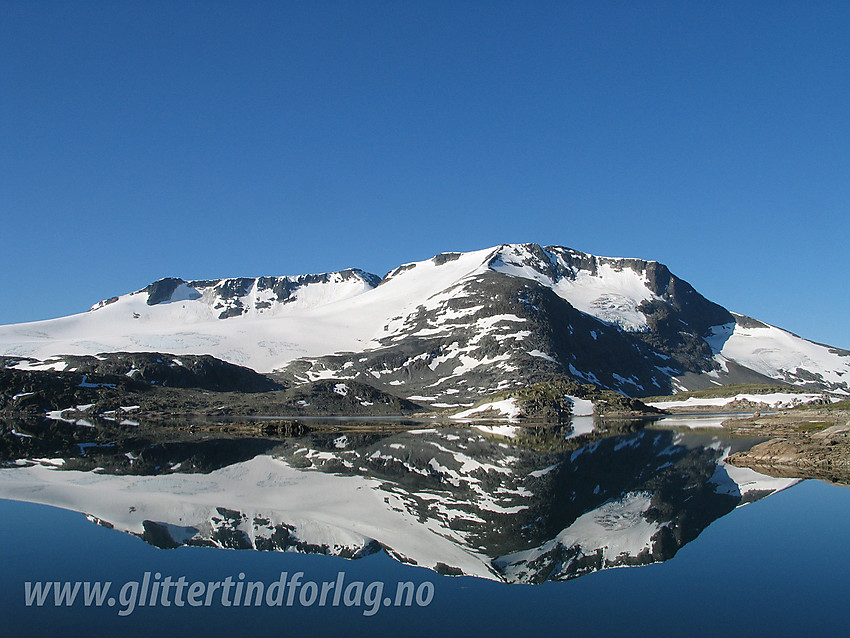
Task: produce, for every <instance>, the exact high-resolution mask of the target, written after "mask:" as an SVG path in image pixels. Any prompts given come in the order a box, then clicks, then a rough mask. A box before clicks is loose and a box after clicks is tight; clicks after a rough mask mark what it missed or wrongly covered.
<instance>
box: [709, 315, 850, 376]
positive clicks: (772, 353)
mask: <svg viewBox="0 0 850 638" xmlns="http://www.w3.org/2000/svg"><path fill="white" fill-rule="evenodd" d="M712 330H713V336H711V337H709V338H707V339H706V341H707V342H708V344H709V345H710V346H711V348H712V350H713V351H714V353H715V354H716V355H721V356H722V357H723V358H724V359H726V360H729V361H735V362H736V363H739V364H740V365H743V366H746V367H748V368H750V369H752V370H755V371H756V372H760V373H761V374H764V375H766V376H768V377H771V378H773V379H782V380H787V381H791V382H792V383H793V382H795V381H796V382H798V383H799V382H801V381H805V380H806V379H805V377H803V378H800V377H798V376H797V370H798V369H802V370H806V371H809V372H813V373H815V374H820V375H822V377H823V379H824V381H827V382H829V383H835V384H845V385H846V384H847V383H848V381H850V357H848V356H842V355H840V354H839V353H838V352H837V351H835V350H833V349H832V348H829V347H828V346H823V345H820V344H817V343H813V342H811V341H807V340H806V339H803V338H801V337H798V336H796V335H793V334H791V333H790V332H787V331H785V330H782V329H780V328H776V327H774V326H769V325H766V324H765V325H764V327H752V328H744V327H742V326H740V325H738V324H737V323H734V324H731V323H730V324H725V325H722V326H715V327H714V328H713V329H712Z"/></svg>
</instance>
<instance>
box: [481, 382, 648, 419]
mask: <svg viewBox="0 0 850 638" xmlns="http://www.w3.org/2000/svg"><path fill="white" fill-rule="evenodd" d="M568 397H575V398H578V399H586V400H589V401H593V404H594V413H595V414H598V415H602V414H610V413H624V412H625V413H641V414H647V413H653V414H657V413H659V410H656V409H655V408H651V407H649V406H647V405H645V404H644V403H643V402H642V401H640V400H638V399H632V398H630V397H627V396H625V395H624V394H620V393H619V392H616V391H614V390H603V389H601V388H599V387H598V386H595V385H593V384H591V383H577V382H575V381H573V380H572V379H568V378H556V379H552V380H551V381H544V382H542V383H535V384H534V385H530V386H525V387H522V388H512V389H510V390H501V391H499V392H495V393H493V394H490V395H488V396H487V397H485V398H483V399H481V400H480V401H478V402H477V403H476V405H475V407H479V406H481V405H484V404H486V403H494V402H496V401H503V400H505V399H515V400H516V404H517V407H518V408H519V409H520V411H521V413H522V416H523V417H524V418H527V419H534V420H541V421H550V422H560V421H566V420H568V419H569V418H570V417H571V416H572V409H573V404H572V401H571V400H570V399H569V398H568Z"/></svg>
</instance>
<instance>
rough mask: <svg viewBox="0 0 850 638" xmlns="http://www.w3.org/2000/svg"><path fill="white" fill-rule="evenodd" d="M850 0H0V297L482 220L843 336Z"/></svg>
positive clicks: (286, 270) (845, 343) (322, 261)
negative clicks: (668, 274) (648, 265)
mask: <svg viewBox="0 0 850 638" xmlns="http://www.w3.org/2000/svg"><path fill="white" fill-rule="evenodd" d="M848 69H850V2H722V1H720V2H713V1H712V2H693V3H691V2H656V3H653V2H625V1H624V2H601V1H598V0H593V1H590V0H588V1H587V2H552V3H549V2H536V3H534V2H532V3H524V2H490V1H488V2H462V1H461V2H449V1H445V2H425V1H417V2H412V1H411V2H395V1H393V2H366V1H359V0H358V1H356V2H313V1H310V2H292V3H283V2H268V3H265V2H243V1H240V2H237V1H233V2H195V1H191V2H188V1H187V2H179V1H175V0H168V1H166V2H139V3H131V2H112V1H109V2H37V1H33V2H30V1H23V0H6V1H5V2H2V3H0V211H2V227H0V228H2V250H0V267H1V268H2V273H0V274H2V277H0V299H2V302H0V323H13V322H20V321H29V320H36V319H44V318H49V317H54V316H59V315H63V314H70V313H74V312H80V311H84V310H86V309H88V307H89V306H90V305H91V304H93V303H95V302H97V301H98V300H100V299H102V298H106V297H110V296H112V295H117V294H123V293H126V292H130V291H132V290H137V289H139V288H142V287H144V286H145V285H147V284H148V283H149V282H151V281H153V280H156V279H158V278H160V277H163V276H180V277H183V278H207V277H209V278H213V277H225V276H236V275H244V276H248V275H250V276H257V275H279V274H299V273H305V272H324V271H331V270H337V269H341V268H346V267H360V268H363V269H366V270H369V271H372V272H375V273H377V274H380V275H383V274H384V273H385V272H386V271H388V270H389V269H391V268H393V267H394V266H396V265H398V264H399V263H402V262H406V261H413V260H418V259H425V258H428V257H430V256H432V255H433V254H435V253H438V252H442V251H448V250H472V249H477V248H483V247H487V246H490V245H495V244H500V243H513V242H538V243H541V244H561V245H566V246H569V247H572V248H576V249H579V250H584V251H586V252H591V253H595V254H600V255H612V256H633V257H643V258H647V259H657V260H659V261H662V262H664V263H666V264H667V265H668V266H669V267H670V269H671V270H672V271H673V272H674V273H676V274H678V275H679V276H681V277H683V278H685V279H687V280H688V281H690V282H691V283H692V284H693V285H694V286H695V287H696V288H697V289H698V290H699V291H700V292H702V293H703V294H704V295H706V296H707V297H709V298H710V299H712V300H714V301H717V302H719V303H721V304H723V305H724V306H726V307H728V308H730V309H732V310H735V311H738V312H743V313H745V314H749V315H752V316H755V317H757V318H759V319H762V320H764V321H768V322H770V323H774V324H776V325H779V326H781V327H784V328H786V329H789V330H792V331H794V332H797V333H799V334H801V335H802V336H805V337H807V338H810V339H814V340H818V341H823V342H827V343H830V344H832V345H837V346H842V347H845V348H850V334H848V326H850V321H848V316H850V283H848V281H849V280H850V277H848V275H850V249H848V244H850V214H848V213H850V210H848V208H850V205H849V204H850V116H848V105H850V71H848Z"/></svg>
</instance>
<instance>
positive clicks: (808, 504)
mask: <svg viewBox="0 0 850 638" xmlns="http://www.w3.org/2000/svg"><path fill="white" fill-rule="evenodd" d="M496 427H497V428H498V429H497V430H488V429H487V428H475V427H454V428H431V429H427V428H426V429H418V430H411V431H397V432H364V431H362V430H357V431H348V432H340V431H337V432H331V433H328V432H311V433H309V434H306V435H305V436H301V437H295V438H291V439H284V440H274V441H272V440H269V441H258V440H248V441H244V440H239V439H233V440H221V439H215V438H205V439H204V440H198V441H194V442H190V443H187V441H183V440H176V441H175V440H167V441H149V440H144V439H143V437H137V438H135V439H131V440H124V441H114V442H108V443H104V442H97V443H92V444H86V443H82V444H80V443H75V444H74V448H73V449H72V450H66V451H65V453H64V454H62V455H58V456H52V457H51V458H38V459H33V458H32V457H27V456H21V458H20V459H19V460H17V461H15V462H13V463H10V464H7V465H6V466H5V467H2V468H0V499H2V500H0V548H2V549H0V552H2V564H3V567H4V569H3V570H2V575H0V608H1V609H2V611H3V623H2V630H0V633H2V634H3V635H10V636H11V635H15V636H30V635H33V636H37V635H46V636H47V635H63V636H78V635H79V636H84V635H85V636H90V635H97V634H101V635H103V634H105V635H128V636H135V635H138V636H141V635H149V634H150V633H151V632H157V631H159V632H168V633H176V632H183V633H186V634H187V635H192V634H197V633H203V634H204V635H207V636H239V635H252V636H267V635H268V636H272V635H274V636H280V635H310V636H325V635H327V636H338V635H352V636H359V635H368V636H390V635H393V636H395V635H399V634H401V635H409V636H431V635H442V636H461V635H469V633H470V632H474V633H476V634H479V633H480V634H482V635H492V636H516V635H527V634H531V633H538V632H540V633H544V632H545V633H548V634H554V635H565V636H569V635H576V636H597V635H598V636H615V635H631V636H643V635H647V636H649V635H652V636H658V635H666V636H709V635H711V636H715V635H718V634H727V635H732V636H756V635H759V636H762V635H770V636H800V635H818V636H841V635H847V626H846V625H847V614H846V601H847V597H848V594H850V585H848V577H847V574H848V567H850V549H848V548H850V490H847V489H846V488H841V487H836V486H831V485H827V484H825V483H822V482H818V481H803V482H795V481H791V480H787V479H772V478H770V477H763V476H761V475H757V474H755V473H753V472H750V471H749V470H740V469H738V468H734V467H732V466H729V465H727V464H726V463H725V462H724V460H723V459H724V458H725V456H726V455H727V454H728V453H729V452H730V451H735V450H737V449H741V448H744V447H747V446H748V445H750V444H751V443H752V442H751V441H742V440H726V439H724V438H722V436H719V435H718V434H715V433H714V432H711V431H702V432H699V433H697V432H695V433H688V432H682V431H670V430H657V429H649V428H647V429H644V428H643V427H642V425H640V424H639V425H629V424H625V425H623V426H622V427H619V428H617V429H615V430H614V431H609V432H605V433H598V432H597V433H594V432H593V431H592V429H591V430H590V431H587V430H588V428H585V427H584V426H582V427H581V428H579V427H577V428H575V429H574V430H570V429H568V428H567V429H557V428H513V427H512V426H507V427H506V426H496ZM577 430H581V431H582V433H581V434H580V435H579V436H575V432H576V431H577ZM24 443H26V441H24ZM60 458H61V459H63V460H61V461H60V460H58V459H60ZM95 523H97V524H95ZM258 550H266V551H258ZM282 573H285V574H286V578H287V579H288V581H287V582H289V585H288V588H287V586H284V587H280V586H278V587H277V590H281V591H276V589H275V587H274V584H275V583H276V582H278V583H279V582H280V580H281V574H282ZM297 573H300V576H298V580H299V581H300V582H298V586H294V585H293V584H292V579H293V577H294V576H295V574H297ZM146 574H147V576H146ZM458 574H464V575H458ZM181 577H182V578H183V583H184V585H186V586H185V587H183V589H182V590H181V593H180V596H179V597H178V596H176V593H177V591H176V590H177V589H178V588H177V586H173V587H171V592H170V594H165V595H163V596H161V595H160V594H161V593H162V590H163V589H166V588H165V587H164V586H163V583H164V582H165V581H166V579H170V580H169V583H174V582H177V581H178V579H180V578H181ZM146 580H147V581H148V582H147V584H145V581H146ZM82 581H87V582H90V583H94V582H100V583H105V582H109V583H111V589H110V596H109V597H110V598H113V601H112V603H113V604H112V606H110V604H109V601H108V598H107V597H105V598H104V600H103V603H102V604H101V606H94V605H92V606H88V607H87V606H85V605H84V604H83V602H82V598H83V594H82V591H81V592H80V593H79V597H78V598H77V599H76V600H75V603H74V605H73V606H70V607H68V606H61V605H60V606H57V605H56V604H55V597H54V592H53V591H48V592H47V594H46V595H45V596H44V597H43V602H42V605H40V606H39V605H38V604H37V603H35V602H34V600H35V598H34V597H33V586H34V584H36V583H37V584H39V586H41V587H45V586H46V583H48V582H50V583H56V582H59V583H60V584H64V583H66V582H67V583H69V584H70V586H73V584H74V583H76V582H82ZM27 582H29V583H30V585H29V588H30V589H29V591H30V602H31V604H30V605H27V604H26V598H27V589H26V588H27V585H26V583H27ZM193 583H199V584H200V586H201V587H203V588H205V589H206V590H207V591H205V592H203V594H207V593H210V592H212V593H210V596H209V602H210V604H209V606H207V605H206V604H205V603H206V600H205V596H204V595H201V596H200V598H197V597H196V598H195V601H196V602H198V603H200V602H201V600H203V601H204V604H199V606H193V605H191V604H185V602H184V601H186V600H187V599H188V594H189V584H193ZM210 583H215V584H216V587H217V588H218V589H216V590H215V591H213V589H214V588H213V587H212V586H211V585H210ZM223 583H229V584H227V585H226V588H227V589H228V594H227V595H226V596H225V597H224V601H223V600H222V596H221V593H222V589H225V585H224V584H223ZM307 583H311V584H310V585H307ZM358 583H360V586H359V587H358V586H357V584H358ZM399 583H401V584H402V586H403V587H404V589H403V595H402V596H401V597H400V598H399V600H402V601H405V600H406V602H408V603H410V604H409V605H405V604H404V603H403V602H402V604H401V605H400V606H396V605H395V600H394V598H395V597H396V593H397V590H398V589H399ZM406 583H409V587H408V586H407V585H405V584H406ZM249 584H253V585H254V586H253V589H252V591H253V593H254V594H255V596H254V598H253V599H252V600H251V599H249V597H248V596H247V595H246V593H245V592H246V591H247V589H248V585H249ZM323 585H324V587H325V589H326V591H325V592H324V594H325V595H326V599H325V604H320V603H319V598H320V597H321V595H322V594H321V593H320V591H321V589H322V587H323ZM51 587H52V585H51ZM143 587H147V588H148V589H147V597H146V599H145V601H146V604H145V606H142V605H141V604H140V603H139V601H140V600H141V599H142V598H143V595H142V594H141V593H140V590H141V589H142V588H143ZM156 588H158V589H156ZM260 588H262V589H260ZM334 588H335V589H337V590H339V591H340V596H338V597H337V600H336V603H337V604H336V605H334V604H333V601H334V591H333V590H334ZM343 589H345V593H344V594H343V593H342V592H343ZM258 591H259V595H258V596H257V595H256V594H257V593H258ZM281 592H285V593H286V594H291V595H290V600H291V604H286V603H287V601H286V600H283V598H285V596H283V595H282V596H280V597H277V594H278V593H281ZM196 593H197V591H196ZM122 594H123V595H122ZM405 596H406V597H405ZM178 599H179V601H180V602H181V603H184V604H182V605H179V604H178ZM236 601H238V602H240V603H241V604H239V605H238V606H237V605H234V604H233V603H234V602H236ZM276 602H282V604H281V605H280V606H278V605H277V604H275V603H276ZM166 603H167V606H166ZM252 603H258V604H257V605H255V604H252ZM347 603H349V604H347ZM151 604H153V605H154V606H151Z"/></svg>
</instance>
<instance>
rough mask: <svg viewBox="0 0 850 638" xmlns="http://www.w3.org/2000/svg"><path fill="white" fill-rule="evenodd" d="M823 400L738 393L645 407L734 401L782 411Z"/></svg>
mask: <svg viewBox="0 0 850 638" xmlns="http://www.w3.org/2000/svg"><path fill="white" fill-rule="evenodd" d="M821 399H823V395H822V394H815V393H804V392H771V393H768V394H746V393H739V394H736V395H734V396H729V397H688V398H687V399H681V400H678V401H676V400H671V401H654V402H652V403H649V404H647V405H651V406H653V407H656V408H660V409H662V410H666V409H668V408H691V407H704V406H713V407H720V408H722V407H725V406H728V405H729V404H731V403H733V402H735V401H749V402H750V403H763V404H765V405H766V406H767V407H769V408H774V409H782V408H790V407H794V406H796V405H804V404H806V403H811V402H813V401H820V400H821ZM830 400H832V401H837V400H838V399H837V398H834V397H833V398H831V399H830Z"/></svg>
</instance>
